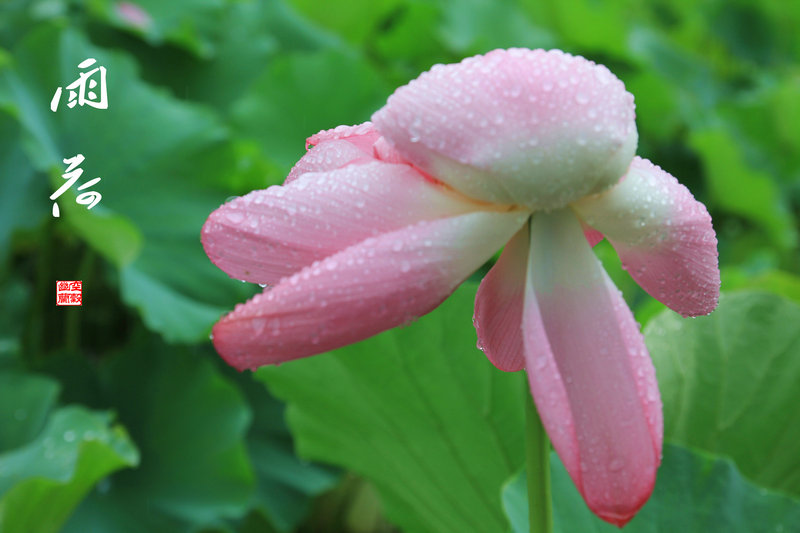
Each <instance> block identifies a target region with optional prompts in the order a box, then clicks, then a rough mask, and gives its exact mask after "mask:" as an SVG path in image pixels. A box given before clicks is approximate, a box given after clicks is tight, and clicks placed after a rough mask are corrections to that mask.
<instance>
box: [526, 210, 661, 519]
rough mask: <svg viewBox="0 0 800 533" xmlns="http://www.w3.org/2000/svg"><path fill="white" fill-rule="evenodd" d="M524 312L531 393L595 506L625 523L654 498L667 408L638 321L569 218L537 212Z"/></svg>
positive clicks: (567, 463) (582, 489)
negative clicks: (662, 405)
mask: <svg viewBox="0 0 800 533" xmlns="http://www.w3.org/2000/svg"><path fill="white" fill-rule="evenodd" d="M530 248H531V254H530V263H529V269H530V270H529V272H528V278H527V285H526V292H525V309H524V313H523V320H524V328H523V332H524V333H523V338H524V345H525V358H526V362H527V364H526V367H527V369H528V378H529V380H530V385H531V391H532V393H533V397H534V399H535V401H536V406H537V408H538V410H539V413H540V415H541V417H542V421H543V423H544V426H545V428H546V429H547V433H548V435H549V436H550V439H551V441H552V442H553V446H554V447H555V449H556V451H557V452H558V454H559V456H560V457H561V459H562V461H563V463H564V466H565V467H566V468H567V471H568V472H569V474H570V476H571V477H572V480H573V481H574V482H575V485H576V486H577V487H578V490H580V492H581V494H582V495H583V497H584V499H585V500H586V503H587V505H588V506H589V508H590V509H592V511H593V512H594V513H596V514H597V515H598V516H600V517H601V518H603V519H604V520H606V521H608V522H611V523H613V524H616V525H618V526H622V525H624V524H625V523H626V522H627V521H628V520H630V519H631V518H632V517H633V515H634V514H635V513H636V512H637V511H638V510H639V508H640V507H641V506H642V505H643V504H644V503H645V502H646V501H647V498H648V497H649V496H650V493H651V492H652V489H653V485H654V483H655V476H656V469H657V467H658V464H659V462H660V454H661V444H662V438H663V437H662V415H661V401H660V397H659V393H658V387H657V384H656V380H655V372H654V369H653V364H652V362H651V360H650V358H649V357H648V354H647V349H646V347H645V345H644V341H643V338H642V335H641V333H640V332H639V328H638V326H637V324H636V322H635V321H634V319H633V315H632V314H631V312H630V310H629V309H628V307H627V306H626V305H625V302H624V300H623V299H622V296H621V294H620V292H619V291H618V290H617V289H616V287H614V285H613V283H612V282H611V280H610V279H609V277H608V275H607V274H606V273H605V271H604V270H603V267H602V266H601V264H600V262H599V261H598V260H597V258H596V257H595V256H594V254H593V253H592V252H591V248H590V247H589V246H588V244H587V242H586V239H585V238H584V236H583V232H582V231H581V227H580V224H579V223H578V221H577V219H576V218H575V217H574V215H573V214H572V212H571V211H569V210H561V211H556V212H553V213H551V214H536V215H535V216H534V218H533V222H532V225H531V245H530Z"/></svg>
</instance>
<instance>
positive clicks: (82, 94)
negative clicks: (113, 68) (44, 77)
mask: <svg viewBox="0 0 800 533" xmlns="http://www.w3.org/2000/svg"><path fill="white" fill-rule="evenodd" d="M96 62H97V61H96V60H95V59H94V58H93V57H90V58H88V59H84V60H83V61H81V62H80V63H79V64H78V68H80V69H86V68H89V67H91V66H92V65H94V64H95V63H96ZM95 78H99V81H98V80H97V79H95ZM98 83H99V85H100V87H99V91H100V96H99V97H98V95H97V92H96V91H95V89H97V87H98ZM62 89H63V88H62V87H59V88H58V89H56V92H55V94H54V95H53V99H52V100H50V111H52V112H53V113H55V112H56V109H58V103H59V101H60V100H61V92H62ZM66 89H67V90H68V91H69V101H68V102H67V107H69V108H70V109H71V108H73V107H75V105H76V104H77V105H79V106H84V105H88V106H91V107H94V108H96V109H108V93H107V91H106V68H105V67H95V68H93V69H92V70H89V71H86V72H81V73H80V74H79V75H78V79H77V80H75V81H73V82H72V83H70V84H69V85H67V86H66Z"/></svg>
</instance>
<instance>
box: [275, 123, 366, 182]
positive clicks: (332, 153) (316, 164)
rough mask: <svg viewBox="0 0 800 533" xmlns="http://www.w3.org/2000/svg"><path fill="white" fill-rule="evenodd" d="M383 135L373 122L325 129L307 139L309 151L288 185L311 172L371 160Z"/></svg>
mask: <svg viewBox="0 0 800 533" xmlns="http://www.w3.org/2000/svg"><path fill="white" fill-rule="evenodd" d="M379 138H380V134H379V133H378V132H377V131H376V130H375V128H374V127H373V126H372V123H371V122H364V123H363V124H359V125H357V126H339V127H337V128H334V129H331V130H323V131H321V132H319V133H317V134H315V135H312V136H311V137H309V138H308V139H306V149H308V147H309V145H313V146H312V148H311V149H310V150H308V152H306V154H305V155H304V156H303V157H301V158H300V161H298V162H297V163H295V165H294V167H292V170H291V171H290V172H289V175H288V176H287V177H286V181H285V182H284V185H285V184H287V183H290V182H292V181H294V180H296V179H297V178H298V177H300V176H302V175H303V174H305V173H307V172H326V171H329V170H336V169H338V168H342V167H343V166H345V165H347V164H350V163H357V162H363V163H368V162H370V161H372V160H373V159H375V155H374V151H373V145H374V144H375V142H376V141H377V140H378V139H379Z"/></svg>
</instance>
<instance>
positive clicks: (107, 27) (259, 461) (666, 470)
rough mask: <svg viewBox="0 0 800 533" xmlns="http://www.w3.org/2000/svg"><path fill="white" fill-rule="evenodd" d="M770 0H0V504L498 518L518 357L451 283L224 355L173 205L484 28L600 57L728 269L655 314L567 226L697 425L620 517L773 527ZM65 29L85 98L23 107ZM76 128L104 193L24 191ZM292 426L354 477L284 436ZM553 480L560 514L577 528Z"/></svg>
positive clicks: (323, 522) (779, 338) (37, 522)
mask: <svg viewBox="0 0 800 533" xmlns="http://www.w3.org/2000/svg"><path fill="white" fill-rule="evenodd" d="M799 25H800V5H797V3H793V2H785V1H783V0H762V1H760V2H756V1H754V0H730V1H722V0H705V1H701V2H696V1H694V0H677V1H663V0H658V1H653V2H641V1H639V0H621V1H619V2H599V1H595V0H564V1H560V2H554V1H540V0H500V1H490V0H458V1H452V2H450V1H441V0H437V1H433V2H428V1H423V0H381V1H372V2H370V1H366V0H359V1H355V2H354V1H345V0H336V1H330V2H313V1H310V0H263V1H262V0H203V1H201V2H197V1H188V0H175V1H170V2H161V1H157V0H134V1H131V2H118V1H112V0H10V1H5V2H0V298H2V304H3V309H4V312H3V313H0V453H1V454H2V455H0V530H2V531H3V532H4V533H5V532H6V531H8V532H9V533H28V532H30V531H37V532H38V531H59V530H60V531H67V532H68V533H72V532H74V533H84V532H86V531H114V532H115V533H116V532H120V533H139V532H140V531H152V532H155V533H161V532H163V533H167V532H169V533H174V532H178V533H180V532H190V531H191V532H195V531H204V532H212V531H225V532H231V533H233V532H236V533H249V532H255V531H277V532H281V533H289V532H293V531H297V532H307V531H315V532H326V531H328V532H331V531H337V532H339V531H346V532H348V533H355V532H358V533H364V532H365V531H382V532H387V531H397V529H394V530H393V529H392V527H394V526H390V525H387V524H386V520H385V519H383V518H382V517H381V514H385V515H386V517H388V519H389V520H390V521H391V522H393V523H394V524H396V525H397V527H399V528H402V529H403V530H404V531H408V532H415V531H420V532H421V531H436V532H439V531H459V532H466V533H470V532H472V531H481V532H483V531H505V530H507V529H508V525H507V523H506V518H505V514H504V513H503V509H502V506H501V500H500V492H499V491H500V486H501V484H502V483H503V482H504V481H505V480H506V479H507V478H508V477H509V476H511V475H512V474H513V473H514V472H516V471H517V470H518V467H519V465H520V463H521V461H522V456H521V451H520V450H521V446H522V442H521V439H522V437H521V428H520V424H521V410H522V402H521V398H520V395H521V392H522V386H521V384H520V383H519V382H520V381H521V380H522V376H521V375H506V374H501V373H499V372H497V371H496V370H495V369H494V368H492V367H491V366H490V365H489V364H488V363H487V362H486V361H485V359H484V358H483V356H482V355H481V354H480V353H479V352H478V351H477V350H476V349H475V347H474V332H473V330H472V327H471V325H470V323H469V317H470V316H471V296H472V294H473V293H471V291H474V287H469V288H464V289H462V290H460V291H459V292H458V293H456V295H455V296H454V298H453V299H452V300H451V301H448V302H447V303H446V304H445V305H444V306H443V307H442V309H440V310H438V311H436V312H434V313H433V314H432V315H430V316H429V317H426V318H424V319H422V320H420V322H419V323H417V324H414V325H411V326H409V327H407V328H404V329H399V330H396V331H392V332H388V333H386V334H383V335H381V336H378V337H376V338H374V339H371V340H369V341H367V342H364V343H362V344H358V345H355V346H352V347H348V348H344V349H342V350H340V351H338V352H337V353H334V354H328V355H324V356H322V357H319V358H316V359H309V360H306V361H298V362H294V363H292V364H289V365H285V366H282V367H280V368H274V369H266V370H262V371H260V372H259V373H258V374H257V376H256V380H255V381H254V380H253V379H252V376H251V375H250V374H243V375H236V374H234V373H233V372H231V371H229V370H227V369H223V368H222V364H221V362H220V361H219V360H218V359H217V357H216V355H215V354H213V351H212V349H211V348H210V343H209V341H208V333H209V330H210V328H211V326H212V324H213V323H214V321H215V320H217V318H218V317H219V316H220V315H221V314H222V313H224V312H226V311H227V310H229V309H231V308H232V307H233V306H234V305H235V304H236V303H238V302H242V301H244V300H246V299H247V298H248V297H250V296H251V295H252V294H254V293H255V291H257V290H258V288H257V287H255V286H253V285H250V284H244V283H240V282H238V281H236V280H231V279H229V278H228V277H227V276H226V275H225V274H224V273H222V272H221V271H219V270H218V269H217V268H216V267H214V266H213V265H212V264H211V263H210V262H209V261H208V259H207V258H206V256H205V254H204V253H203V250H202V247H201V245H200V241H199V234H200V230H201V227H202V224H203V222H204V221H205V219H206V217H207V216H208V214H209V213H210V212H211V211H212V210H213V209H215V208H216V207H217V206H219V205H220V204H222V203H223V202H224V201H226V200H227V199H228V198H230V197H232V196H236V195H241V194H245V193H247V192H249V191H250V190H252V189H257V188H263V187H266V186H269V185H273V184H278V183H280V182H281V181H282V180H283V178H284V177H285V175H286V173H287V172H288V171H289V169H290V168H291V166H292V165H293V164H294V162H295V161H296V160H297V158H298V157H299V156H301V155H302V153H303V151H304V141H305V139H306V138H307V137H308V136H310V135H313V134H314V133H316V132H317V131H319V130H320V129H327V128H332V127H335V126H337V125H339V124H356V123H359V122H361V121H364V120H368V119H369V117H370V116H371V114H372V113H373V112H374V111H375V110H376V109H377V108H379V107H380V106H381V105H382V104H383V102H384V101H385V99H386V98H387V97H388V95H389V94H390V93H391V91H392V90H393V89H394V88H395V87H396V86H398V85H400V84H403V83H406V82H407V81H408V80H410V79H412V78H414V77H416V76H417V75H418V74H419V73H420V72H421V71H423V70H426V69H428V68H430V66H431V65H433V64H435V63H448V62H454V61H459V60H461V59H462V58H464V57H466V56H468V55H472V54H477V53H483V52H486V51H488V50H490V49H491V48H494V47H510V46H526V47H559V48H562V49H564V50H566V51H568V52H570V53H576V54H582V55H585V56H586V57H588V58H590V59H592V60H595V61H597V62H600V63H604V64H606V65H608V66H609V68H611V69H612V70H613V71H614V72H615V73H616V74H617V75H618V76H619V77H620V78H621V79H622V80H623V81H624V82H625V83H626V86H627V87H628V89H629V90H630V91H631V92H632V93H633V94H634V95H635V97H636V104H637V109H636V111H637V127H638V128H639V139H640V141H639V142H640V146H639V153H640V154H641V155H643V156H645V157H649V158H651V159H653V160H654V161H656V162H657V163H658V164H659V165H660V166H662V167H663V168H664V169H666V170H667V171H669V172H670V173H672V174H674V175H675V176H676V177H678V179H679V180H680V181H681V182H683V183H685V184H686V185H687V186H688V187H689V188H690V189H691V191H692V192H693V194H694V195H695V196H696V197H697V198H698V199H700V200H702V201H703V202H705V203H706V205H707V206H708V208H709V211H710V212H711V214H712V216H713V219H714V225H715V229H716V230H717V236H718V239H719V243H720V264H721V266H722V273H723V276H722V279H723V289H724V290H725V291H733V293H732V294H729V295H726V297H725V298H723V300H722V304H721V307H720V309H719V311H717V312H716V313H715V314H713V315H711V316H710V317H707V318H698V319H694V320H682V319H678V318H677V316H675V315H674V314H670V313H669V312H666V313H664V314H660V313H661V312H662V310H663V306H662V305H661V304H659V303H658V302H656V301H655V300H653V299H652V298H651V297H650V296H648V295H647V294H645V293H644V292H643V291H642V290H641V289H640V288H639V287H638V286H637V285H636V284H635V282H633V281H632V280H631V278H630V277H629V276H628V274H627V273H626V272H625V271H623V270H622V269H621V267H620V264H619V260H618V258H617V257H616V254H615V253H614V251H613V249H612V248H611V247H610V246H609V245H608V244H607V243H602V244H600V245H599V246H598V247H597V248H596V250H597V253H598V255H599V256H600V257H601V259H602V261H603V264H604V265H605V267H606V268H607V269H608V271H609V273H610V275H611V277H612V279H613V280H614V282H615V283H616V284H617V285H618V286H619V287H620V289H622V290H623V292H624V294H625V297H626V300H627V301H628V303H629V304H630V305H631V306H632V308H633V309H634V312H635V314H636V317H637V320H639V322H641V323H642V324H645V325H646V326H647V341H648V344H649V346H650V349H651V351H652V354H653V357H654V359H655V361H656V365H657V368H658V377H659V381H660V388H661V392H662V397H663V399H664V409H665V424H666V434H667V438H668V439H671V440H672V441H674V442H677V443H680V444H682V445H685V446H690V447H692V448H696V449H702V450H703V451H704V452H707V453H713V454H715V456H714V457H711V456H705V455H697V454H694V453H693V452H689V451H687V450H686V449H683V448H675V447H670V448H667V453H666V456H665V465H664V467H663V468H662V471H661V474H660V478H659V484H658V485H657V487H656V495H655V496H654V499H653V501H652V502H651V503H650V504H648V506H647V507H646V508H645V510H644V511H643V512H642V515H641V516H640V517H638V518H636V519H635V520H634V522H632V524H631V526H630V528H634V529H633V530H634V531H635V530H636V529H635V528H640V529H641V530H643V531H644V530H647V531H666V530H679V529H681V530H682V529H686V530H689V531H691V527H695V528H697V527H699V526H698V525H697V524H703V525H704V527H705V528H706V529H703V530H704V531H715V530H725V531H728V530H731V531H735V529H734V528H735V527H749V528H750V529H748V531H750V530H752V531H760V530H761V529H759V528H761V527H764V528H766V527H767V526H771V527H772V529H770V530H771V531H778V530H779V525H781V524H782V525H783V526H784V531H786V532H787V533H788V531H791V530H792V527H793V526H794V529H797V526H796V523H795V524H793V523H792V522H791V520H795V521H797V520H800V519H798V518H797V515H796V507H795V505H796V503H795V502H794V501H791V502H790V501H789V500H788V499H785V498H782V497H778V496H775V495H774V494H772V493H767V494H761V493H760V492H759V490H760V489H759V488H756V487H761V488H767V489H775V490H780V491H783V492H785V493H786V494H789V495H790V496H791V497H792V498H798V497H800V463H798V460H797V457H796V456H797V454H796V453H793V451H794V450H795V449H796V445H795V443H796V441H797V439H798V438H800V435H798V434H797V428H798V427H800V424H798V423H797V420H796V417H795V413H796V405H797V402H798V400H800V398H798V397H797V392H796V391H797V387H796V383H797V380H798V377H800V376H798V372H800V367H798V361H800V354H799V351H800V348H798V345H797V343H798V340H797V326H796V325H797V324H798V323H800V316H798V315H800V312H798V307H797V305H796V303H797V302H800V281H798V280H800V254H799V253H798V251H797V243H798V215H800V129H798V128H797V124H798V122H800V98H798V94H800V69H798V65H797V58H798V57H800V34H798V32H797V31H796V28H797V27H798V26H799ZM87 57H94V58H96V59H97V62H98V64H100V65H102V66H104V67H106V68H107V69H108V95H109V108H108V109H106V110H96V109H92V108H89V107H79V106H77V107H75V108H73V109H70V108H67V107H66V100H67V94H66V93H65V94H64V95H62V100H61V105H60V107H59V109H58V111H57V112H56V113H53V112H51V111H50V109H49V104H50V100H51V98H52V96H53V93H54V91H55V89H56V88H57V87H59V86H62V87H63V86H65V85H67V84H69V83H70V82H72V81H73V80H75V78H76V77H77V74H78V68H77V64H78V63H79V62H80V61H82V60H83V59H85V58H87ZM77 153H81V154H83V155H84V156H85V162H84V164H83V165H82V168H83V169H84V171H85V173H84V176H83V177H82V179H81V180H80V182H79V183H85V182H86V181H88V180H89V179H91V178H94V177H100V178H102V181H100V182H99V183H98V184H97V185H96V186H94V187H93V189H94V190H97V191H99V192H100V193H101V194H102V195H103V198H102V200H101V202H100V203H99V204H98V205H97V206H96V207H95V208H93V209H92V210H86V209H85V207H84V206H81V205H77V204H76V203H75V192H74V188H73V191H70V192H67V193H65V194H64V195H63V196H62V197H61V198H59V200H58V204H59V207H60V210H61V217H60V218H58V219H54V218H53V217H52V215H51V212H52V211H51V209H52V207H51V206H52V203H53V202H52V201H51V200H49V195H50V194H51V193H52V192H53V191H54V190H55V189H56V188H57V187H58V186H59V185H60V184H62V183H63V179H62V176H61V175H62V173H63V172H64V170H65V165H64V163H63V160H64V159H65V158H68V157H72V156H74V155H75V154H77ZM321 238H322V237H321ZM65 279H81V280H83V282H84V305H83V307H81V308H70V309H67V308H62V307H56V306H55V305H53V298H54V295H53V290H52V289H53V285H54V283H55V281H56V280H65ZM741 289H760V290H764V291H768V292H769V293H770V294H750V293H746V292H739V291H740V290H741ZM782 297H783V298H782ZM787 298H788V299H789V300H793V301H794V303H791V302H789V301H787ZM262 382H264V383H267V384H268V388H269V389H270V391H271V392H272V393H275V394H276V395H278V396H279V397H280V398H282V399H283V400H286V401H287V402H288V404H289V415H288V421H289V426H290V427H291V429H292V432H291V433H290V432H289V429H288V428H287V424H286V423H285V422H284V404H283V402H282V401H281V400H277V399H275V398H274V397H273V396H271V395H270V392H269V391H268V390H267V388H265V387H264V386H263V383H262ZM112 413H113V414H112ZM292 434H294V437H293V435H292ZM67 435H69V436H70V438H69V439H65V438H64V437H65V436H67ZM86 435H91V436H92V438H90V439H86V438H84V437H86ZM293 438H296V439H297V446H298V450H299V452H300V454H301V455H302V456H303V457H305V458H306V459H313V460H318V461H323V462H326V463H332V464H334V465H336V466H338V467H341V468H344V469H347V470H349V471H351V472H355V473H357V474H359V475H361V476H363V477H364V478H366V480H367V481H366V482H365V481H363V480H361V479H359V478H355V477H354V476H353V474H352V473H348V474H346V475H344V476H342V475H340V472H339V471H338V470H336V469H335V468H330V467H322V466H320V465H318V464H315V463H309V462H307V461H306V460H305V459H299V458H298V457H297V456H296V455H295V453H294V440H293ZM48 439H49V440H48ZM48 454H49V456H48ZM721 457H727V458H729V459H731V460H733V462H734V463H735V468H734V465H732V464H731V463H730V462H727V460H725V459H722V458H721ZM554 468H555V467H554ZM559 468H560V467H559ZM554 471H556V470H554ZM738 472H741V473H742V475H743V476H744V477H745V478H746V480H744V479H742V478H741V477H740V476H739V474H738ZM559 476H560V477H559ZM555 480H556V482H557V483H560V484H561V485H559V486H558V487H557V489H558V491H562V490H563V491H565V492H564V494H565V495H564V496H559V498H560V499H559V501H557V509H560V510H559V514H558V515H557V517H558V519H559V520H561V527H562V529H563V530H565V531H593V529H592V528H594V527H596V528H597V529H596V530H598V531H602V530H603V529H602V527H605V526H595V525H588V524H597V520H594V519H593V517H591V516H590V515H587V511H586V510H585V508H584V507H583V506H582V504H581V503H580V502H578V501H577V500H576V499H575V498H576V495H575V494H574V489H572V488H571V485H570V484H569V483H567V481H566V478H565V477H564V475H563V471H561V473H560V474H557V475H556V477H555ZM559 480H560V481H559ZM723 482H725V483H728V485H727V487H728V488H727V489H726V490H724V491H723V490H722V488H723V486H722V485H721V483H723ZM336 486H338V488H336V489H335V491H334V492H333V493H332V494H329V495H327V496H326V497H324V498H323V499H322V500H319V498H318V497H319V495H320V494H321V493H323V492H326V491H329V490H330V489H332V488H334V487H336ZM514 486H515V485H514ZM514 486H509V488H507V490H506V493H505V494H506V496H507V497H508V496H509V495H512V494H514V493H513V492H510V491H513V490H515V489H513V487H514ZM373 487H374V488H375V489H377V493H378V494H379V499H380V502H377V501H376V496H375V492H374V491H373ZM559 487H560V488H559ZM517 488H519V487H517ZM570 490H572V493H569V491H570ZM568 493H569V494H568ZM559 494H560V493H559ZM516 495H517V497H519V493H516ZM737 505H740V506H741V508H742V514H741V517H742V520H741V521H734V522H725V519H727V518H731V517H734V516H737V515H732V514H726V513H729V511H731V509H733V508H734V507H735V506H737ZM559 506H560V507H559ZM678 506H680V507H681V508H682V509H683V510H684V512H682V513H675V512H674V510H673V509H674V508H676V507H678ZM45 508H46V509H48V512H46V513H45V512H41V509H45ZM381 508H382V509H383V511H381ZM792 513H795V514H792ZM376 516H377V518H375V517H376ZM510 516H511V518H512V521H514V520H513V519H514V514H513V513H512V514H511V515H510ZM646 517H650V518H646ZM709 517H712V518H714V519H717V518H718V519H719V520H718V521H712V520H710V519H709ZM692 519H693V520H695V525H694V526H691V527H690V525H688V524H687V523H685V521H688V520H692ZM707 519H708V520H709V521H707V522H706V521H705V520H707ZM582 520H589V521H584V522H580V524H586V525H576V524H579V521H582ZM590 520H594V522H591V521H590ZM665 520H675V522H669V524H670V526H669V527H672V529H669V528H667V526H665V525H664V524H665ZM681 520H684V522H681ZM731 520H732V518H731ZM712 522H713V523H712ZM646 523H652V524H653V526H652V528H651V529H646V525H645V524H646ZM365 524H366V525H365ZM376 524H377V525H376ZM745 524H746V525H747V526H745ZM673 526H674V527H673ZM724 526H730V528H729V529H724ZM564 528H566V529H564ZM570 528H571V529H570ZM657 528H661V529H657ZM665 528H666V529H665ZM715 528H716V529H715ZM720 528H721V529H720ZM606 529H608V528H606Z"/></svg>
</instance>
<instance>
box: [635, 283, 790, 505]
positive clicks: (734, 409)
mask: <svg viewBox="0 0 800 533" xmlns="http://www.w3.org/2000/svg"><path fill="white" fill-rule="evenodd" d="M798 324H800V306H798V305H797V304H796V303H794V302H792V301H790V300H787V299H785V298H782V297H780V296H777V295H774V294H767V293H755V292H737V293H730V294H724V295H723V298H722V299H721V301H720V304H719V308H718V309H717V310H716V311H714V312H713V313H712V314H711V315H709V316H707V317H700V318H694V319H681V318H679V317H678V316H677V315H676V314H674V313H671V312H668V311H667V312H664V313H662V314H661V315H659V316H657V317H656V318H654V319H653V320H651V321H650V322H649V323H648V325H647V327H646V328H645V336H646V341H647V345H648V347H649V349H650V354H651V355H652V357H653V361H654V363H655V365H656V371H657V375H658V381H659V387H660V389H661V397H662V399H663V402H664V434H665V437H666V438H667V439H670V440H672V441H674V442H677V443H680V444H685V445H687V446H692V447H694V448H699V449H704V450H708V451H709V452H713V453H716V454H720V455H726V456H728V457H731V458H732V459H733V460H734V461H735V462H736V465H737V466H738V468H739V470H741V472H742V473H743V474H744V475H745V476H747V477H749V478H750V479H751V480H753V481H755V482H756V483H757V484H759V485H761V486H763V487H768V488H772V489H779V490H783V491H786V492H788V493H791V494H793V495H795V496H800V454H798V453H797V442H798V441H800V410H798V409H797V406H798V405H800V388H799V387H798V386H797V384H798V383H800V328H798Z"/></svg>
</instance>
